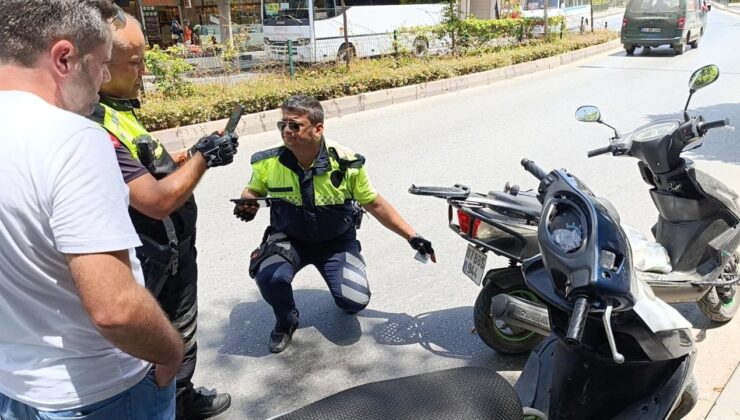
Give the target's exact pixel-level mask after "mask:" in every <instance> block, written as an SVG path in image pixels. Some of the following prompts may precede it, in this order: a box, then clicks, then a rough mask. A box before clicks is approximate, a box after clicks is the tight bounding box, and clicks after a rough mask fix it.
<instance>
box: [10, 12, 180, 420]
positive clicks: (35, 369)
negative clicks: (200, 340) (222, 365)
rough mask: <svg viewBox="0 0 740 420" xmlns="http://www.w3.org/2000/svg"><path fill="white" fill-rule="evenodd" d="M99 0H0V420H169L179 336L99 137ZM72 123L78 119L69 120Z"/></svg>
mask: <svg viewBox="0 0 740 420" xmlns="http://www.w3.org/2000/svg"><path fill="white" fill-rule="evenodd" d="M118 11H119V10H118V9H117V8H116V7H115V6H113V5H112V4H111V3H110V1H109V0H2V1H1V2H0V16H2V19H0V74H2V75H3V76H2V78H1V79H0V150H2V151H3V152H2V153H0V326H1V327H0V418H2V419H3V420H5V419H28V418H50V417H53V418H66V417H74V418H76V419H93V418H94V419H171V418H174V383H173V381H172V378H173V377H174V375H175V373H176V371H177V369H178V367H179V365H180V361H181V360H182V357H183V345H182V340H181V338H180V335H179V334H178V333H177V331H176V330H175V329H174V328H173V327H172V325H171V324H170V322H169V321H168V319H167V318H166V317H165V315H164V314H163V312H162V310H161V309H160V308H159V306H158V305H157V302H156V301H155V300H154V298H153V297H152V296H151V294H150V293H149V292H148V291H147V290H146V289H145V288H144V287H143V284H144V281H143V276H142V275H141V269H140V267H139V266H138V263H137V260H136V258H135V257H133V254H132V251H133V248H134V247H136V246H138V245H139V244H140V242H139V239H138V236H137V235H136V232H135V231H134V228H133V226H132V225H131V220H130V219H129V215H128V189H127V188H126V185H125V184H124V183H123V179H122V177H121V172H120V170H119V168H118V164H117V163H116V158H115V153H114V150H113V146H112V144H111V142H110V139H109V137H108V135H107V134H106V133H105V132H104V131H103V130H102V129H100V128H99V127H98V126H97V124H95V123H92V122H90V121H89V120H87V119H85V118H84V117H82V116H81V115H89V114H90V113H91V112H92V110H93V106H94V105H95V104H96V102H97V101H98V96H97V92H98V89H99V88H100V85H101V83H103V82H105V81H107V80H108V79H109V78H110V75H109V73H108V70H107V67H106V63H107V62H108V61H109V60H110V51H111V33H110V27H109V26H108V22H111V21H112V19H114V18H115V17H116V16H117V14H116V13H117V12H118ZM77 114H80V115H77Z"/></svg>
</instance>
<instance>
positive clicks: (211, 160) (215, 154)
mask: <svg viewBox="0 0 740 420" xmlns="http://www.w3.org/2000/svg"><path fill="white" fill-rule="evenodd" d="M234 136H235V135H234V134H226V135H224V136H219V135H218V134H217V133H214V134H211V135H210V136H206V137H203V138H201V139H200V140H198V142H197V143H195V145H194V146H193V147H191V148H190V150H189V152H188V154H189V155H190V156H192V155H194V154H195V153H196V152H200V153H202V154H203V158H205V160H206V166H208V167H209V168H213V167H214V166H224V165H228V164H230V163H231V162H233V161H234V155H235V154H236V147H238V146H239V142H238V141H236V139H238V138H239V137H238V136H236V139H235V138H234Z"/></svg>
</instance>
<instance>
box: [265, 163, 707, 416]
mask: <svg viewBox="0 0 740 420" xmlns="http://www.w3.org/2000/svg"><path fill="white" fill-rule="evenodd" d="M522 165H523V166H524V167H525V169H526V170H527V171H529V172H530V173H531V174H533V175H534V176H536V177H537V179H538V180H539V182H540V183H539V187H538V190H537V199H538V201H539V202H540V204H541V205H540V208H541V213H540V217H539V218H538V219H539V223H538V229H537V233H536V241H537V244H538V250H539V253H538V255H535V256H532V257H529V258H526V259H524V260H523V261H522V270H523V274H524V279H525V282H526V286H527V287H528V288H529V290H530V292H531V293H532V294H534V295H535V296H536V297H537V299H538V300H539V301H540V302H541V304H542V305H543V307H544V308H545V311H546V313H547V314H549V317H550V321H551V322H550V323H548V325H547V328H548V330H549V332H550V334H549V335H548V337H547V338H546V339H545V340H544V341H543V342H542V343H541V344H540V345H539V346H538V348H537V349H536V350H535V352H533V353H532V354H531V355H530V357H529V360H528V361H527V363H526V365H525V367H524V370H523V371H522V374H521V376H520V377H519V379H518V381H517V383H516V384H515V386H513V387H512V386H511V385H509V383H508V382H506V381H505V380H504V379H503V378H502V377H501V376H500V375H498V374H497V373H496V372H495V371H493V370H491V369H488V368H486V367H474V366H467V367H461V368H454V369H447V370H442V371H437V372H431V373H424V374H420V375H415V376H409V377H405V378H397V379H389V380H385V381H380V382H374V383H369V384H364V385H359V386H356V387H354V388H350V389H347V390H345V391H342V392H339V393H337V394H334V395H331V396H328V397H326V398H324V399H322V400H319V401H316V402H314V403H311V404H309V405H307V406H305V407H302V408H299V409H297V410H295V411H292V412H290V413H286V414H283V415H281V416H279V417H277V418H279V419H283V420H294V419H347V418H352V419H378V418H392V419H418V418H470V419H478V418H480V419H483V418H494V419H498V420H508V419H511V420H515V419H516V420H520V419H522V418H528V419H558V420H559V419H569V420H572V419H576V420H578V419H594V418H604V419H640V418H642V419H667V418H669V416H672V417H671V418H680V417H682V416H683V415H685V414H686V413H687V412H688V411H690V410H691V408H692V407H693V405H694V404H695V402H696V397H697V393H696V387H695V385H693V382H692V380H691V379H692V375H691V370H692V367H693V364H694V357H695V348H694V340H693V337H692V336H691V330H690V328H691V325H690V324H689V322H688V321H686V320H685V319H684V318H683V317H682V316H681V315H680V314H679V313H678V312H677V311H676V310H675V309H674V308H672V307H671V306H669V305H668V304H666V303H665V302H663V301H662V300H660V299H658V298H656V297H655V295H654V294H653V293H652V291H651V289H650V287H649V286H648V285H647V284H645V283H644V282H643V281H642V280H640V279H639V277H638V276H636V275H635V271H634V269H633V264H632V253H631V249H630V244H629V241H628V239H627V236H626V234H625V232H624V230H623V229H622V227H621V226H620V224H619V221H618V217H617V215H616V214H615V212H614V211H613V209H610V208H608V207H607V206H604V205H603V204H602V202H601V201H600V200H598V199H597V198H596V197H595V196H594V194H593V193H592V192H591V191H590V190H589V189H588V187H587V186H586V185H585V184H584V183H583V182H581V181H580V180H579V179H578V178H577V177H575V176H574V175H572V174H570V173H568V172H567V171H566V170H556V171H552V172H549V173H547V172H545V171H543V170H542V169H541V168H539V167H538V166H537V165H535V164H534V162H531V161H529V160H527V159H524V160H523V161H522Z"/></svg>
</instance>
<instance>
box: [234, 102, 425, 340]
mask: <svg viewBox="0 0 740 420" xmlns="http://www.w3.org/2000/svg"><path fill="white" fill-rule="evenodd" d="M282 113H283V115H282V121H280V122H278V124H277V126H278V129H279V130H280V134H281V135H282V138H283V145H281V146H279V147H275V148H272V149H268V150H265V151H262V152H259V153H256V154H255V155H254V156H252V178H251V181H250V182H249V185H248V186H247V188H246V189H245V190H244V191H243V192H242V198H243V199H255V198H257V197H263V196H267V195H269V196H270V197H275V198H279V199H280V200H273V202H272V207H271V211H270V227H269V228H268V229H267V231H266V232H265V237H264V238H263V243H262V245H261V246H260V248H259V249H258V250H256V251H255V252H254V253H253V254H252V261H251V264H250V275H252V277H254V278H256V281H257V285H258V286H259V289H260V292H261V293H262V297H264V299H265V300H266V301H267V303H269V304H270V306H272V309H273V311H274V313H275V318H277V322H276V324H275V328H274V329H273V331H272V333H271V334H270V339H269V348H270V351H271V352H273V353H279V352H281V351H283V350H285V348H286V347H287V346H288V345H289V344H290V341H291V338H292V336H293V332H294V331H295V329H296V328H297V327H298V310H297V309H296V305H295V302H294V300H293V289H292V288H291V282H292V281H293V277H294V276H295V274H296V272H298V271H299V270H300V269H301V268H303V267H305V266H306V265H309V264H313V265H314V266H316V268H317V269H318V270H319V272H320V273H321V275H322V277H323V278H324V280H325V281H326V283H327V284H328V286H329V289H330V291H331V294H332V296H333V297H334V301H335V303H336V305H337V306H338V307H339V308H341V309H342V310H344V312H346V313H348V314H354V313H357V312H359V311H361V310H362V309H364V308H365V307H366V306H367V304H368V303H369V302H370V289H369V287H368V282H367V277H366V275H365V261H364V260H363V258H362V254H361V253H360V243H359V241H357V239H356V229H357V227H359V223H360V218H361V217H362V208H364V209H365V210H367V211H368V212H370V214H372V215H373V216H375V218H377V219H378V220H379V221H380V222H381V223H382V224H383V226H385V227H386V228H388V229H390V230H391V231H393V232H395V233H397V234H398V235H400V236H402V237H403V238H404V239H406V240H407V241H409V243H410V244H411V247H412V248H414V249H415V250H417V251H419V252H420V253H421V254H423V255H426V256H429V257H431V259H432V261H435V262H436V258H435V256H434V250H433V249H432V244H431V243H430V242H429V241H428V240H426V239H424V238H422V237H421V236H419V235H417V234H416V232H415V231H414V229H413V228H412V227H411V226H410V225H409V224H408V223H406V221H404V219H403V218H402V217H401V215H399V214H398V212H397V211H396V210H395V209H394V208H393V206H392V205H391V204H390V203H389V202H388V201H386V200H385V199H384V198H383V197H381V196H380V195H379V194H378V193H377V192H375V190H374V189H373V187H372V185H371V184H370V179H369V178H368V175H367V172H366V170H365V167H364V162H365V159H364V158H363V157H362V156H361V155H358V154H355V153H353V152H352V151H350V150H349V149H347V148H345V147H343V146H341V145H339V144H337V143H334V142H331V141H329V140H326V139H325V138H324V110H323V108H322V107H321V103H319V101H317V100H316V99H314V98H311V97H307V96H293V97H290V98H288V99H287V100H286V101H285V102H284V103H283V106H282ZM357 203H359V206H358V205H357ZM360 206H362V208H360ZM256 212H257V207H256V206H255V205H254V204H248V203H245V204H237V206H236V207H235V209H234V214H235V215H236V216H237V217H238V218H240V219H242V220H244V221H250V220H252V219H253V218H254V215H255V214H256Z"/></svg>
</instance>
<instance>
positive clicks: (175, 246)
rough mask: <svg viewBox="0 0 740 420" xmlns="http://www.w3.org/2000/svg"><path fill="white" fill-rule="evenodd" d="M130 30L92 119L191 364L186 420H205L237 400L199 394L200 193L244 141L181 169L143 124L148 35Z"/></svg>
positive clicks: (134, 25) (188, 156)
mask: <svg viewBox="0 0 740 420" xmlns="http://www.w3.org/2000/svg"><path fill="white" fill-rule="evenodd" d="M127 22H130V23H128V24H127V25H126V26H125V28H123V29H120V30H117V31H114V35H113V37H114V42H113V52H112V59H111V62H110V64H109V66H108V67H109V69H110V73H111V80H110V82H108V83H106V84H104V85H103V86H102V87H101V89H100V90H101V92H100V97H101V99H100V103H99V104H98V106H97V109H96V111H95V114H94V115H93V117H91V118H92V119H93V120H95V121H97V122H98V123H100V124H101V125H102V126H103V127H104V128H105V129H106V130H108V132H109V133H110V135H111V139H112V141H113V143H114V146H115V151H116V155H117V157H118V163H119V166H120V167H121V172H122V173H123V179H124V181H125V182H126V183H127V184H128V187H129V191H130V205H131V207H130V208H129V213H130V215H131V219H132V221H133V224H134V227H135V228H136V232H137V233H138V234H139V236H140V238H141V242H142V244H143V245H142V246H141V247H139V248H137V250H136V254H137V257H139V260H140V261H141V263H142V268H143V269H144V277H145V280H146V285H147V288H148V289H149V290H150V291H151V292H152V294H153V295H154V296H155V297H156V298H157V300H158V301H159V304H160V305H161V306H162V309H163V310H164V312H165V313H166V314H167V315H168V317H169V319H170V321H171V322H172V323H173V324H174V325H175V327H176V328H177V329H178V331H179V332H180V333H181V334H182V337H183V340H184V344H185V357H184V358H183V361H182V364H181V365H180V370H179V371H178V373H177V377H176V379H177V381H176V403H177V404H176V405H177V418H178V419H203V418H208V417H211V416H214V415H216V414H219V413H222V412H224V411H226V409H228V408H229V406H230V405H231V397H230V396H229V394H225V393H224V394H215V393H210V394H206V393H202V392H199V391H196V390H194V389H193V383H192V382H191V379H192V377H193V373H194V372H195V363H196V355H197V348H198V347H197V343H196V337H195V334H196V329H197V316H198V305H197V278H198V267H197V265H196V259H195V257H196V251H195V223H196V217H197V208H196V205H195V200H194V198H193V189H194V188H195V186H196V185H197V183H198V181H199V180H200V178H201V177H202V176H203V174H204V173H205V172H206V169H207V168H210V167H214V166H221V165H227V164H229V163H231V162H232V160H233V155H234V153H236V147H237V146H238V143H237V142H236V136H230V135H226V136H219V135H217V134H214V135H210V136H207V137H204V138H202V139H200V140H199V141H198V143H197V144H196V145H195V146H193V148H192V149H190V151H189V152H188V153H183V154H181V155H180V156H179V159H178V161H179V162H180V166H179V167H178V165H177V164H176V163H175V161H174V160H173V157H172V156H171V155H170V154H169V153H168V152H167V150H165V148H164V147H163V146H162V145H161V144H160V143H159V141H157V139H155V138H154V137H153V136H151V135H150V134H149V133H148V132H147V131H146V130H145V129H144V127H143V126H142V125H141V124H140V123H139V121H138V119H137V116H136V109H137V108H138V101H137V100H136V98H137V96H138V94H139V91H140V89H141V86H142V75H143V74H144V73H145V71H146V69H145V66H144V61H143V59H144V45H145V44H144V42H145V41H144V35H143V34H142V31H141V28H140V26H139V25H138V22H137V21H136V19H134V18H133V17H128V20H127Z"/></svg>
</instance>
